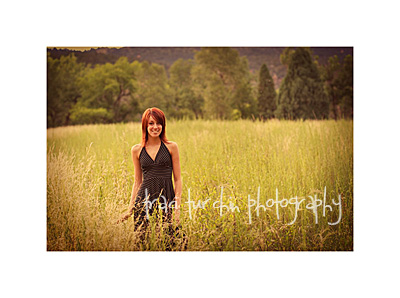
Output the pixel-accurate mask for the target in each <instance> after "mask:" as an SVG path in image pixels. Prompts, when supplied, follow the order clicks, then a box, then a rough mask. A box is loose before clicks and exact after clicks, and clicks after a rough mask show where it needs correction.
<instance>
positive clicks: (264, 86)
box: [257, 64, 277, 119]
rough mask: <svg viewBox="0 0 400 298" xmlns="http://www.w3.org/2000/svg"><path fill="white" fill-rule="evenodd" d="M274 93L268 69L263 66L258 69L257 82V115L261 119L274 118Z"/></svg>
mask: <svg viewBox="0 0 400 298" xmlns="http://www.w3.org/2000/svg"><path fill="white" fill-rule="evenodd" d="M276 96H277V95H276V91H275V88H274V81H273V80H272V77H271V75H270V73H269V70H268V67H267V66H266V65H265V64H263V65H262V66H261V69H260V76H259V82H258V98H257V99H258V113H259V115H260V116H261V117H263V118H265V119H268V118H272V117H273V116H274V112H275V110H276Z"/></svg>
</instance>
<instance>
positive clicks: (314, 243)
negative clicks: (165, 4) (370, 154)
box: [47, 120, 353, 251]
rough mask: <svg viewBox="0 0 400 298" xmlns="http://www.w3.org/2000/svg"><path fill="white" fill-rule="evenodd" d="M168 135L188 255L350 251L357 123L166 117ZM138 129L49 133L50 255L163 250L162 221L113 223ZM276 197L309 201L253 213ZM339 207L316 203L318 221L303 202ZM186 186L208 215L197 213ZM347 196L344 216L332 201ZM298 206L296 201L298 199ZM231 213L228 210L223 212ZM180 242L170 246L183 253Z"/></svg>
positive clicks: (125, 192)
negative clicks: (175, 157)
mask: <svg viewBox="0 0 400 298" xmlns="http://www.w3.org/2000/svg"><path fill="white" fill-rule="evenodd" d="M166 131H167V136H168V138H169V139H170V140H172V141H175V142H176V143H177V144H178V146H179V152H180V162H181V171H182V179H183V194H182V211H181V224H182V230H183V231H184V233H185V234H186V240H187V250H196V251H198V250H200V251H209V250H211V251H224V250H228V251H232V250H234V251H254V250H290V251H297V250H345V251H348V250H353V121H348V120H341V121H337V122H335V121H331V120H329V121H304V122H302V121H268V122H264V123H263V122H252V121H245V120H240V121H235V122H229V121H204V120H202V121H200V120H199V121H169V122H167V130H166ZM140 138H141V125H140V123H129V124H112V125H90V126H72V127H60V128H55V129H48V130H47V248H48V250H85V251H86V250H102V251H103V250H164V249H165V240H166V239H167V238H168V237H167V236H166V235H165V233H164V232H163V225H162V224H161V223H160V222H159V219H158V218H152V220H151V224H150V230H149V232H148V233H147V234H145V235H144V236H143V235H139V233H138V232H135V231H134V228H133V226H134V225H133V219H129V220H127V221H126V222H124V223H122V224H118V225H116V224H115V221H116V220H117V219H118V218H119V217H120V216H121V214H122V213H123V212H124V211H125V210H126V208H127V206H128V204H129V200H130V194H131V189H132V184H133V177H134V169H133V163H132V160H131V155H130V148H131V147H132V145H134V144H137V143H139V141H140ZM222 186H223V188H224V194H223V203H224V204H225V205H228V206H229V202H232V204H234V205H235V206H237V207H238V209H239V212H238V211H237V210H236V211H235V212H224V214H223V215H222V216H221V215H220V210H219V209H218V208H213V203H214V202H215V201H218V200H220V194H221V187H222ZM258 187H260V203H261V204H265V201H266V200H267V199H270V198H275V190H276V188H278V191H279V199H282V198H287V199H289V198H293V197H295V196H297V197H298V198H306V199H307V200H306V201H305V202H303V203H302V204H301V205H300V210H298V213H297V219H296V221H295V222H294V223H293V224H292V225H289V223H290V222H291V221H292V220H293V219H294V216H295V206H294V205H289V206H288V207H286V208H279V214H280V218H279V219H278V218H277V215H276V210H275V206H274V207H272V208H267V209H266V210H265V211H264V210H263V209H260V211H259V216H257V213H256V210H255V208H254V207H253V208H252V211H251V216H252V220H251V224H250V223H249V213H248V195H250V196H251V199H256V198H257V190H258ZM324 187H326V190H327V198H326V203H327V204H330V205H332V208H333V211H332V212H330V211H329V210H326V216H325V217H323V214H322V207H318V213H317V214H318V224H315V214H314V212H313V210H311V209H307V208H306V204H309V203H310V202H311V200H310V199H309V197H308V196H313V195H315V194H317V195H318V198H319V199H321V200H322V199H323V191H324ZM188 189H190V198H191V201H194V202H195V203H196V204H197V203H198V202H199V201H200V200H201V201H203V202H204V201H205V200H207V199H208V198H209V199H210V200H209V201H208V203H207V204H205V206H204V209H202V208H198V209H196V210H192V211H191V217H192V218H191V219H190V218H189V208H188V207H189V206H188V204H187V200H188ZM339 194H340V195H341V198H342V200H341V204H342V214H341V221H340V223H339V224H337V225H329V224H328V221H329V222H335V221H336V220H337V219H338V216H339V208H338V206H335V205H333V204H332V201H331V200H332V198H333V199H335V200H336V202H337V201H338V195H339ZM299 200H300V199H299ZM224 211H225V210H224ZM182 241H183V239H180V238H178V239H176V244H175V246H174V247H173V250H181V249H183V247H184V246H183V244H182Z"/></svg>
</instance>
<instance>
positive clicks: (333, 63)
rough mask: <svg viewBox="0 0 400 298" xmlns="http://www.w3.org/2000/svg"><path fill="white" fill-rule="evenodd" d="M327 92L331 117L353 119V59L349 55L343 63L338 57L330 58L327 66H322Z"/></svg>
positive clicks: (320, 67)
mask: <svg viewBox="0 0 400 298" xmlns="http://www.w3.org/2000/svg"><path fill="white" fill-rule="evenodd" d="M319 69H320V71H321V76H322V78H323V80H324V82H325V86H324V87H325V91H326V93H327V94H328V97H329V100H330V114H331V115H330V116H331V118H334V119H335V120H336V119H338V118H342V117H344V118H352V117H353V57H352V56H351V55H348V56H346V57H345V59H344V61H343V63H340V60H339V58H338V56H336V55H335V56H333V57H330V58H329V60H328V63H327V65H320V66H319Z"/></svg>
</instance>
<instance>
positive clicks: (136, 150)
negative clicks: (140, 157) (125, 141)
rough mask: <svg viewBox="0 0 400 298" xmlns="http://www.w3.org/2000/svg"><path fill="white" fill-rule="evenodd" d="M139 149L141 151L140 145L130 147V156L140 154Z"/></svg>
mask: <svg viewBox="0 0 400 298" xmlns="http://www.w3.org/2000/svg"><path fill="white" fill-rule="evenodd" d="M141 149H142V145H140V144H136V145H133V146H132V148H131V152H132V154H135V153H136V154H137V153H139V152H140V150H141Z"/></svg>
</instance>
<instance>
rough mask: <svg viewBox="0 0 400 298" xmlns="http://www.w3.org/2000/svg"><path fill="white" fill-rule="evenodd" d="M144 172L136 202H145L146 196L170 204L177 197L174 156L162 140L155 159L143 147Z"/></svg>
mask: <svg viewBox="0 0 400 298" xmlns="http://www.w3.org/2000/svg"><path fill="white" fill-rule="evenodd" d="M139 162H140V167H141V169H142V173H143V180H142V185H141V186H140V188H139V191H138V193H137V196H136V203H140V204H144V203H145V201H146V196H147V197H148V200H151V201H154V200H157V198H159V202H160V203H165V204H169V203H170V202H171V201H173V200H174V198H175V192H174V187H173V184H172V157H171V154H170V153H169V150H168V148H167V146H166V145H165V144H164V143H163V142H162V141H161V144H160V148H159V149H158V152H157V154H156V157H155V159H154V160H153V159H152V158H151V157H150V155H149V154H148V153H147V151H146V148H145V147H143V148H142V150H141V151H140V155H139Z"/></svg>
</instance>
